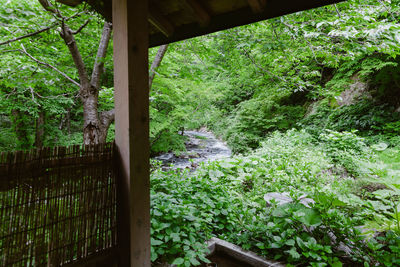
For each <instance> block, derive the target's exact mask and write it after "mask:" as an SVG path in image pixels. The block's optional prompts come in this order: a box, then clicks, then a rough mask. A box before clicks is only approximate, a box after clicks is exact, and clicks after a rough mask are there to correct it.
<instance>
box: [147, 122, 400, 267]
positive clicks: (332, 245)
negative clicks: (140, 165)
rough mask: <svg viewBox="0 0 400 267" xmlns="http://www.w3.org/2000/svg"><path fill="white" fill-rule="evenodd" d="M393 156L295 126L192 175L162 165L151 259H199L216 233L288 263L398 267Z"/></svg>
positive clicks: (155, 189)
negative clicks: (283, 200)
mask: <svg viewBox="0 0 400 267" xmlns="http://www.w3.org/2000/svg"><path fill="white" fill-rule="evenodd" d="M399 154H400V146H396V147H395V146H391V147H386V148H385V147H384V145H382V144H381V143H379V144H377V145H375V146H374V145H371V146H369V145H367V144H366V142H365V140H364V139H363V138H361V137H360V136H358V135H357V134H355V133H351V132H335V131H326V132H325V133H321V135H320V137H319V138H315V137H313V136H312V135H311V134H309V133H307V132H306V131H298V130H291V131H288V132H287V133H280V132H274V133H272V134H271V135H270V136H269V138H267V139H266V140H265V141H264V142H263V144H262V147H261V148H260V149H258V150H256V151H255V152H253V153H250V154H248V155H246V156H236V157H233V158H231V159H228V160H224V161H219V162H213V163H210V164H205V165H203V166H202V167H201V168H199V169H198V170H197V171H196V172H194V173H189V172H179V171H176V170H170V171H167V172H165V171H162V170H161V169H158V170H156V171H155V172H154V173H153V175H152V178H151V185H152V197H151V207H152V211H151V214H152V260H153V261H154V262H158V261H168V262H173V263H175V264H177V265H178V266H191V265H198V264H199V261H201V260H204V257H203V255H204V251H205V245H204V241H205V240H207V239H208V238H210V237H211V236H217V237H219V238H223V239H225V240H228V241H230V242H233V243H235V244H237V245H240V246H242V247H243V248H244V249H249V250H253V251H255V252H257V253H258V254H260V255H263V256H265V257H267V258H269V259H276V260H282V261H283V262H286V263H289V266H290V265H296V266H346V265H347V266H348V265H351V266H357V265H360V266H397V265H399V264H400V262H399V259H400V254H399V253H400V249H399V248H400V246H399V245H400V227H399V222H400V220H399V219H400V217H399V207H400V206H399V205H400V199H399V196H400V180H399V177H400V168H399V165H398V162H399V161H398V155H399ZM271 193H274V194H276V193H280V194H281V195H279V196H278V197H275V198H274V197H269V196H271ZM272 196H273V194H272ZM282 198H284V199H286V202H285V203H282V202H281V199H282ZM182 248H183V249H182Z"/></svg>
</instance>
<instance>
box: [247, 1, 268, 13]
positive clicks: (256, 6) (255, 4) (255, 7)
mask: <svg viewBox="0 0 400 267" xmlns="http://www.w3.org/2000/svg"><path fill="white" fill-rule="evenodd" d="M247 3H249V6H250V7H251V10H252V11H253V12H254V13H262V12H263V11H264V9H265V5H266V0H247Z"/></svg>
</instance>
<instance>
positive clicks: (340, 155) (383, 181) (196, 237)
mask: <svg viewBox="0 0 400 267" xmlns="http://www.w3.org/2000/svg"><path fill="white" fill-rule="evenodd" d="M0 3H1V7H0V53H1V57H0V66H1V67H0V151H12V150H24V149H30V148H35V147H43V146H68V145H73V144H82V143H86V144H87V143H99V142H105V141H107V142H111V141H112V140H113V139H114V124H113V120H114V116H113V107H114V102H113V90H114V89H113V61H112V46H113V44H112V26H111V24H109V23H106V22H105V21H104V20H103V18H101V17H99V16H98V15H96V14H94V13H93V12H92V11H91V10H88V8H87V7H86V6H84V5H83V6H79V7H76V8H69V7H66V6H58V5H57V2H55V3H52V2H48V1H47V0H38V1H35V0H29V1H21V0H0ZM149 61H150V63H149V64H150V65H149V68H150V77H151V79H150V81H149V83H150V85H151V86H150V118H151V121H150V144H151V152H152V156H156V155H159V154H161V153H165V152H169V151H173V152H174V153H176V154H179V153H182V152H184V151H185V141H187V140H186V138H187V137H185V135H183V134H182V132H184V130H192V129H200V128H206V129H207V130H208V131H211V132H213V133H214V134H215V135H216V136H217V137H218V138H220V139H221V140H224V141H225V142H226V143H227V145H228V146H229V147H230V149H231V150H232V151H233V153H234V155H233V156H232V157H231V158H229V159H226V160H222V161H215V162H210V163H209V164H202V165H201V166H200V167H199V168H197V170H196V171H194V172H193V171H188V170H184V171H176V170H174V169H167V170H165V169H163V168H161V167H160V163H158V162H156V161H154V162H153V170H152V177H151V193H152V198H151V206H152V209H151V215H152V229H151V231H152V232H151V233H152V239H151V242H152V261H153V262H154V263H160V262H170V263H174V264H177V265H179V266H181V265H182V266H191V265H199V264H200V262H199V261H207V259H205V258H204V252H205V249H206V247H205V245H204V241H206V240H207V239H209V238H210V237H211V236H217V237H220V238H223V239H225V240H228V241H230V242H232V243H234V244H237V245H240V246H241V247H243V248H244V249H248V250H252V251H254V252H256V253H257V254H259V255H262V256H265V257H266V258H269V259H275V260H282V261H283V262H287V263H288V264H289V265H288V266H308V265H310V266H358V265H360V266H399V265H400V1H399V0H365V1H360V0H349V1H345V2H342V3H340V4H337V5H332V6H326V7H321V8H318V9H314V10H309V11H304V12H299V13H295V14H291V15H287V16H284V17H279V18H274V19H270V20H267V21H262V22H259V23H255V24H251V25H246V26H242V27H238V28H233V29H230V30H226V31H221V32H217V33H213V34H209V35H205V36H201V37H197V38H194V39H189V40H184V41H180V42H177V43H173V44H169V45H168V46H163V47H156V48H152V49H151V50H150V58H149ZM177 185H178V186H177ZM278 193H279V194H280V195H279V196H280V198H285V199H286V203H284V204H282V203H280V201H279V198H278V199H276V198H273V197H271V196H274V194H278ZM271 199H272V200H271ZM288 199H289V200H288Z"/></svg>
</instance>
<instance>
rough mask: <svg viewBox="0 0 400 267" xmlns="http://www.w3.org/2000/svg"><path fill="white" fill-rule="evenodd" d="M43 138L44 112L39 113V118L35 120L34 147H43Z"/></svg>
mask: <svg viewBox="0 0 400 267" xmlns="http://www.w3.org/2000/svg"><path fill="white" fill-rule="evenodd" d="M43 137H44V112H43V111H40V112H39V117H38V118H37V119H36V134H35V144H34V145H35V147H37V148H41V147H43Z"/></svg>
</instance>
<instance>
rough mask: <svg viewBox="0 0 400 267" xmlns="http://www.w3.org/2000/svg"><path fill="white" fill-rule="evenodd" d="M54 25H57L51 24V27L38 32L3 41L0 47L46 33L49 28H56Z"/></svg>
mask: <svg viewBox="0 0 400 267" xmlns="http://www.w3.org/2000/svg"><path fill="white" fill-rule="evenodd" d="M56 25H57V24H53V25H51V26H49V27H46V28H43V29H40V30H38V31H35V32H32V33H28V34H25V35H22V36H19V37H15V38H13V39H10V40H8V41H4V42H2V43H0V46H2V45H6V44H9V43H12V42H16V41H19V40H22V39H25V38H28V37H31V36H34V35H36V34H39V33H42V32H45V31H48V30H50V29H51V28H53V27H54V26H56Z"/></svg>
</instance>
